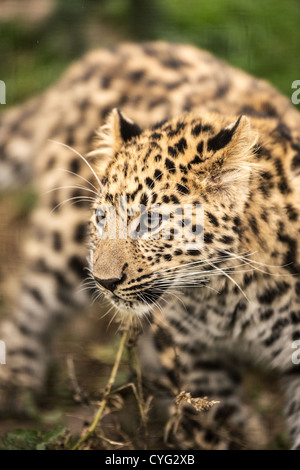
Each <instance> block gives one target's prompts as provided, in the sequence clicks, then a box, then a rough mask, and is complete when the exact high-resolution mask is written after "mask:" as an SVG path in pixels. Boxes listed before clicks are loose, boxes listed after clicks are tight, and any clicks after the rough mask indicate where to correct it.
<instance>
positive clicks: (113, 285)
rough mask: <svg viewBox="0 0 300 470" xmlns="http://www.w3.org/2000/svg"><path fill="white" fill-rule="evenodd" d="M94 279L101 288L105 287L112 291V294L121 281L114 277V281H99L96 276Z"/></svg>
mask: <svg viewBox="0 0 300 470" xmlns="http://www.w3.org/2000/svg"><path fill="white" fill-rule="evenodd" d="M94 279H95V281H96V282H97V283H98V284H100V286H102V287H104V288H105V289H107V290H110V291H111V292H113V291H114V290H115V288H116V287H117V285H118V284H119V282H120V280H121V279H118V278H116V277H113V278H112V279H99V278H98V277H96V276H94Z"/></svg>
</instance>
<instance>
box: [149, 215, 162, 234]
mask: <svg viewBox="0 0 300 470" xmlns="http://www.w3.org/2000/svg"><path fill="white" fill-rule="evenodd" d="M162 222H163V215H162V214H156V213H154V214H153V213H148V227H149V228H150V229H151V230H157V229H158V228H159V227H160V226H161V224H162Z"/></svg>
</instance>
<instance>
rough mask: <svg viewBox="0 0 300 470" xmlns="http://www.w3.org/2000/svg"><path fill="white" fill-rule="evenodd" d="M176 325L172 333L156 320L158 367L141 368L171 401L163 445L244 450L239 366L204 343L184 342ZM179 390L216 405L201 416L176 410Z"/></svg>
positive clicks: (186, 408) (185, 407)
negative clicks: (176, 398) (164, 443)
mask: <svg viewBox="0 0 300 470" xmlns="http://www.w3.org/2000/svg"><path fill="white" fill-rule="evenodd" d="M177 308H178V306H177ZM181 326H182V327H181V328H179V329H178V331H175V330H174V327H172V328H170V327H169V326H167V325H166V321H165V319H164V320H163V321H162V322H160V321H159V320H158V321H156V322H155V324H154V325H153V327H152V331H151V334H152V340H153V346H152V348H153V351H154V350H155V351H156V353H157V355H158V357H159V363H160V368H158V366H157V364H156V365H155V367H153V368H152V369H151V366H150V364H149V363H148V364H147V367H144V369H143V370H144V371H147V376H148V378H149V380H150V381H152V383H153V382H155V383H156V385H157V386H158V387H159V388H160V390H161V393H165V395H166V396H168V397H169V399H170V400H169V404H170V408H169V415H170V420H169V422H168V424H167V426H166V436H167V437H166V438H167V441H168V443H170V444H172V445H175V446H176V448H182V449H196V448H198V449H232V448H243V447H245V440H244V437H243V433H244V425H245V415H244V409H243V406H242V403H241V401H240V398H239V396H238V390H239V383H240V373H239V370H238V368H235V367H233V362H232V361H230V360H229V358H228V359H227V360H226V359H225V358H224V357H223V356H222V355H221V354H218V353H216V351H214V350H212V349H211V348H209V347H207V345H206V344H205V343H204V342H203V343H201V342H200V340H197V341H190V340H188V334H187V331H185V329H184V327H183V324H182V325H181ZM142 340H143V338H142ZM175 340H176V343H175ZM145 349H147V348H145ZM147 351H148V354H147ZM147 351H146V352H144V353H143V354H142V359H143V357H148V358H149V357H151V359H152V361H153V356H154V354H153V353H151V354H149V347H148V349H147ZM147 360H148V362H149V359H147ZM146 362H147V361H146ZM151 370H152V374H151V372H150V371H151ZM183 391H184V392H186V393H190V394H191V396H192V397H193V398H198V397H199V398H204V397H207V399H208V400H209V401H218V402H219V403H218V404H216V405H214V406H213V407H212V408H211V409H209V410H207V411H201V412H198V411H196V409H195V408H193V407H192V406H190V405H188V404H186V405H183V406H181V405H180V406H176V405H175V397H176V396H178V395H179V394H180V393H181V392H183Z"/></svg>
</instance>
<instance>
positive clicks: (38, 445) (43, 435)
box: [0, 426, 66, 450]
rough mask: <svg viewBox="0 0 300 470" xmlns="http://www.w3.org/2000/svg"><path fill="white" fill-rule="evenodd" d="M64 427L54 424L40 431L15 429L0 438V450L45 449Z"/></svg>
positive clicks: (52, 442) (61, 432)
mask: <svg viewBox="0 0 300 470" xmlns="http://www.w3.org/2000/svg"><path fill="white" fill-rule="evenodd" d="M65 431H66V428H64V427H63V426H55V427H54V428H53V429H50V430H49V431H45V432H41V431H36V430H31V429H30V430H29V429H15V430H14V431H11V432H8V433H6V434H4V436H2V437H1V438H0V450H45V449H51V447H53V445H54V444H55V443H56V442H57V441H58V440H59V438H60V437H61V436H62V435H63V434H64V433H65Z"/></svg>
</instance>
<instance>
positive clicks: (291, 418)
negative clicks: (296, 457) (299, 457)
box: [282, 365, 300, 450]
mask: <svg viewBox="0 0 300 470" xmlns="http://www.w3.org/2000/svg"><path fill="white" fill-rule="evenodd" d="M282 383H283V388H284V393H285V397H286V403H287V404H286V410H285V411H286V416H287V423H288V427H289V430H290V435H291V440H292V449H295V450H300V369H299V365H298V366H296V365H295V367H294V369H292V370H291V371H290V372H289V373H286V374H285V375H284V377H283V379H282Z"/></svg>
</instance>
